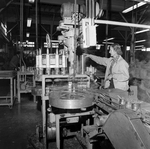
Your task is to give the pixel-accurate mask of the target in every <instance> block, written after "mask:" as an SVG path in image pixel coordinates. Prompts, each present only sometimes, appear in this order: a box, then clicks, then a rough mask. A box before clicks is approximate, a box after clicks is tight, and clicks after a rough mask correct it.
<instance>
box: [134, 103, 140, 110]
mask: <svg viewBox="0 0 150 149" xmlns="http://www.w3.org/2000/svg"><path fill="white" fill-rule="evenodd" d="M139 108H140V103H132V110H133V111H137V110H138V109H139Z"/></svg>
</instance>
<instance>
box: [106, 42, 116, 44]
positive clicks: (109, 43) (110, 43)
mask: <svg viewBox="0 0 150 149" xmlns="http://www.w3.org/2000/svg"><path fill="white" fill-rule="evenodd" d="M103 44H114V42H103Z"/></svg>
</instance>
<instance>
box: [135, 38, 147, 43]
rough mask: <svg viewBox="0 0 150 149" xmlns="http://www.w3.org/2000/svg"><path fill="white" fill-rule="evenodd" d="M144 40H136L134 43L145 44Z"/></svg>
mask: <svg viewBox="0 0 150 149" xmlns="http://www.w3.org/2000/svg"><path fill="white" fill-rule="evenodd" d="M145 41H146V40H145V39H143V40H137V41H135V43H140V42H145Z"/></svg>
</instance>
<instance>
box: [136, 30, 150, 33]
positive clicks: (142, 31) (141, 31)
mask: <svg viewBox="0 0 150 149" xmlns="http://www.w3.org/2000/svg"><path fill="white" fill-rule="evenodd" d="M149 31H150V29H143V30H140V31H136V32H135V34H140V33H144V32H149Z"/></svg>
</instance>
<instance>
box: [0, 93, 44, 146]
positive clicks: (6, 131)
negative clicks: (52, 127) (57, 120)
mask: <svg viewBox="0 0 150 149" xmlns="http://www.w3.org/2000/svg"><path fill="white" fill-rule="evenodd" d="M39 123H41V112H40V111H38V110H37V105H36V103H34V102H33V100H31V98H30V96H28V95H23V97H22V98H21V103H20V104H18V103H17V102H15V104H14V106H13V107H12V109H10V108H9V107H8V106H0V149H27V148H28V137H29V136H31V135H32V134H34V133H35V129H36V125H38V124H39Z"/></svg>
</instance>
